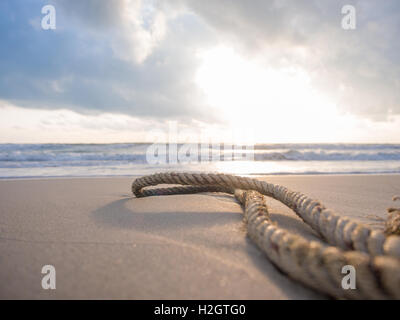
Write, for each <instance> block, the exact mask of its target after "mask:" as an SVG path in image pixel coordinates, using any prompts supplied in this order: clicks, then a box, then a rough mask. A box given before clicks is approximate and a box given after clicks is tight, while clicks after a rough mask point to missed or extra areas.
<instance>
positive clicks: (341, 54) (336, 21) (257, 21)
mask: <svg viewBox="0 0 400 320" xmlns="http://www.w3.org/2000/svg"><path fill="white" fill-rule="evenodd" d="M184 3H185V4H186V5H187V6H188V7H189V8H190V9H191V10H192V11H193V12H194V13H195V14H197V15H199V16H201V17H202V18H203V19H204V21H206V22H207V23H208V24H209V25H211V26H213V28H214V30H215V32H216V33H218V34H221V38H222V39H223V40H224V41H225V42H228V43H229V45H230V46H234V47H236V49H237V50H238V51H240V52H242V54H244V55H248V56H250V57H252V56H253V57H254V56H257V57H259V58H260V57H261V58H260V59H263V60H264V63H265V65H267V66H271V65H272V66H275V67H282V68H284V67H285V66H296V65H297V66H299V67H301V68H303V69H305V70H307V71H308V72H309V73H310V74H311V76H312V82H313V85H314V87H316V88H318V89H320V90H321V91H322V92H324V93H325V94H326V95H328V96H330V97H331V99H332V100H333V101H335V102H336V103H337V105H338V107H339V108H341V109H342V111H343V112H348V113H353V114H357V115H360V116H363V117H368V118H371V119H375V120H382V119H385V118H386V117H387V116H388V115H389V114H391V113H394V114H399V113H400V90H399V89H400V86H399V85H400V83H399V80H398V79H400V42H399V41H398V35H399V32H400V3H399V2H398V1H395V0H392V1H384V2H376V1H348V0H345V1H310V0H300V1H299V0H296V1H293V0H292V1H289V0H284V1H262V0H255V1H251V2H246V1H239V0H235V1H228V0H222V1H195V0H189V1H184ZM346 4H351V5H353V6H355V8H356V12H357V28H356V30H343V29H342V28H341V19H342V17H343V15H342V14H341V8H342V6H343V5H346Z"/></svg>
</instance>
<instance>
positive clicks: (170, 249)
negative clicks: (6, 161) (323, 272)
mask: <svg viewBox="0 0 400 320" xmlns="http://www.w3.org/2000/svg"><path fill="white" fill-rule="evenodd" d="M133 179H134V177H132V178H131V177H108V178H104V177H97V178H95V177H92V178H37V179H9V180H6V179H4V180H0V283H1V286H0V298H1V299H72V298H73V299H326V298H327V297H326V296H324V295H322V294H319V293H317V292H315V291H313V290H310V289H308V288H306V287H304V286H303V285H301V284H299V283H297V282H295V281H293V280H291V279H289V278H288V277H287V276H286V275H285V274H283V273H281V272H280V271H278V270H277V269H276V268H275V267H274V266H273V265H272V264H271V263H270V262H269V261H268V259H267V258H266V256H265V255H264V254H263V253H262V252H261V251H260V250H259V249H258V248H257V247H256V246H255V245H254V244H253V243H252V242H251V241H250V239H249V238H248V237H247V236H246V228H245V225H244V223H243V221H242V209H241V207H240V206H239V205H238V203H237V202H236V201H235V199H234V198H233V197H232V196H231V195H227V194H220V193H215V194H211V193H202V194H195V195H174V196H157V197H148V198H140V199H137V198H135V197H133V196H132V194H131V192H130V185H131V183H132V181H133ZM258 179H261V180H266V181H269V182H272V183H276V184H281V185H284V186H286V187H288V188H290V189H292V190H295V191H301V192H303V193H305V194H306V195H309V196H310V197H312V198H315V199H318V200H320V201H321V202H322V203H323V204H324V205H325V206H327V207H329V208H331V209H333V210H335V211H336V212H337V213H339V214H341V215H346V216H350V217H352V218H354V219H355V220H357V221H360V222H363V223H367V224H372V223H374V222H375V220H373V219H372V217H371V215H374V216H379V217H381V218H385V217H386V208H387V207H390V206H392V205H393V203H392V201H391V199H392V196H393V195H399V194H400V175H396V174H390V175H389V174H388V175H287V176H277V175H275V176H262V177H258ZM267 203H268V205H269V206H270V212H271V217H272V219H273V220H274V221H276V222H277V223H278V225H280V226H282V227H285V228H288V229H289V230H291V231H292V232H293V233H298V234H302V235H304V236H306V237H308V238H310V239H317V237H316V235H315V233H314V232H313V231H312V230H311V229H310V228H309V227H308V226H306V225H305V224H304V223H303V222H302V221H301V220H300V219H299V218H298V217H297V216H295V214H294V213H293V212H291V210H289V209H288V208H286V207H285V206H283V205H282V204H280V203H278V202H276V201H274V200H272V199H268V200H267ZM377 227H380V226H379V225H377ZM44 265H53V266H54V267H55V270H56V289H55V290H51V289H50V290H44V289H43V288H42V286H41V281H42V278H43V276H44V275H43V274H42V273H41V270H42V267H43V266H44Z"/></svg>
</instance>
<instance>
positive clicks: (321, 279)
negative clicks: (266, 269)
mask: <svg viewBox="0 0 400 320" xmlns="http://www.w3.org/2000/svg"><path fill="white" fill-rule="evenodd" d="M158 184H180V185H184V186H180V187H173V188H161V189H150V190H143V188H145V187H147V186H154V185H158ZM205 191H208V192H226V193H231V194H234V195H235V197H236V198H237V199H238V201H239V202H240V203H241V204H242V205H243V206H244V218H245V221H246V222H247V230H248V234H249V237H250V238H251V239H252V240H253V241H254V242H255V243H256V244H257V245H258V246H259V247H260V249H261V250H262V251H264V252H265V253H266V254H267V256H268V257H269V259H270V260H271V261H272V262H273V263H274V264H275V265H276V266H277V267H278V268H280V269H281V270H283V271H285V272H286V273H287V274H288V275H289V276H290V277H292V278H294V279H296V280H298V281H301V282H302V283H304V284H306V285H308V286H310V287H312V288H314V289H316V290H318V291H322V292H324V293H327V294H329V295H331V296H333V297H336V298H356V299H358V298H372V299H393V298H395V299H400V273H399V272H398V271H399V270H400V250H399V249H400V237H398V236H396V235H395V234H398V232H399V230H398V229H396V227H397V228H398V225H396V222H397V223H398V220H396V217H397V216H398V215H400V212H399V211H398V209H391V210H392V211H391V212H392V213H397V216H396V217H395V218H393V219H392V220H390V219H388V221H387V222H386V230H385V232H382V231H380V230H373V229H370V228H369V227H368V226H364V225H361V224H358V223H357V222H355V221H353V220H351V219H349V218H347V217H340V216H339V215H337V214H335V213H334V212H333V211H331V210H329V209H327V208H325V206H323V205H322V204H321V203H320V202H318V201H316V200H312V199H310V198H308V197H307V196H305V195H303V194H301V193H299V192H293V191H291V190H289V189H287V188H285V187H283V186H280V185H275V184H271V183H268V182H264V181H259V180H256V179H251V178H244V177H237V176H233V175H225V174H195V173H158V174H153V175H149V176H144V177H141V178H138V179H136V180H135V181H134V182H133V184H132V192H133V193H134V194H135V195H136V197H143V196H151V195H166V194H180V193H181V194H182V193H185V194H187V193H196V192H205ZM263 195H266V196H270V197H272V198H274V199H276V200H278V201H280V202H282V203H284V204H285V205H286V206H288V207H289V208H291V209H292V210H293V211H294V212H295V213H296V214H297V215H298V216H300V217H301V218H302V219H303V221H305V222H306V223H307V224H309V225H310V226H311V227H312V228H313V229H314V230H316V231H317V232H318V233H319V234H320V235H321V237H322V238H323V239H324V240H325V241H327V242H328V243H330V244H332V245H333V246H328V245H325V244H323V243H320V242H318V241H309V240H307V239H305V238H304V237H302V236H300V235H294V234H291V233H289V232H288V231H286V230H285V229H282V228H279V227H277V226H275V225H274V224H273V223H272V222H271V221H270V219H269V214H268V209H267V206H266V204H265V199H264V197H263ZM396 210H397V211H396ZM391 221H394V224H391ZM388 224H389V225H388ZM344 265H352V266H354V267H355V269H356V270H357V277H356V279H357V290H343V289H342V287H341V281H342V278H343V274H342V273H341V268H342V267H343V266H344Z"/></svg>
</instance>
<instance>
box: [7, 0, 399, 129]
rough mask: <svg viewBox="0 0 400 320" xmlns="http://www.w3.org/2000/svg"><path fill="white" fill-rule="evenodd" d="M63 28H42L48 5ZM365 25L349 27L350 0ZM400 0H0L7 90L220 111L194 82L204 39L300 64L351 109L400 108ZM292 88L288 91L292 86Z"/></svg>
mask: <svg viewBox="0 0 400 320" xmlns="http://www.w3.org/2000/svg"><path fill="white" fill-rule="evenodd" d="M49 2H50V3H51V4H53V5H54V6H55V7H56V10H57V29H56V30H54V31H53V30H51V31H44V30H41V28H40V27H39V26H40V24H39V22H40V19H41V17H42V15H41V8H42V6H43V5H46V4H48V3H49ZM344 4H352V5H354V6H355V7H356V10H357V29H356V30H343V29H342V28H341V18H342V14H341V7H342V6H343V5H344ZM399 9H400V3H399V2H398V1H396V0H388V1H385V2H383V1H382V2H377V1H355V0H352V1H350V0H346V1H344V0H341V1H335V2H334V1H317V0H314V1H312V0H296V1H294V0H279V1H277V0H276V1H264V0H253V1H251V2H248V1H239V0H235V1H232V0H230V1H228V0H219V1H195V0H187V1H180V0H176V1H156V0H154V1H139V0H121V1H110V0H86V1H79V0H52V1H45V0H38V1H26V2H24V4H23V5H22V4H21V2H18V1H12V0H9V1H1V2H0V23H1V28H0V39H1V41H2V49H1V50H0V69H1V70H2V72H1V74H0V99H3V100H7V101H10V102H12V103H14V104H16V105H18V106H22V107H25V108H43V109H69V110H73V111H77V112H80V113H86V114H92V113H104V112H110V113H118V114H127V115H131V116H136V117H144V118H155V119H178V120H179V119H181V120H183V121H188V120H190V119H193V118H195V119H199V120H203V121H208V122H213V121H219V120H220V119H218V118H217V115H216V114H215V112H212V110H211V108H210V106H209V105H208V104H207V101H206V100H205V98H204V95H203V93H202V91H201V89H199V88H198V86H197V85H196V83H195V76H196V72H197V70H198V68H199V66H200V65H201V61H200V60H199V58H198V55H197V54H196V53H197V52H198V50H199V49H204V48H213V47H218V46H220V45H224V46H227V47H232V48H234V49H235V51H237V52H238V53H239V54H240V55H241V56H242V57H244V58H245V59H249V60H257V61H258V63H259V65H260V66H264V67H266V68H270V67H273V68H275V69H276V70H278V71H279V70H283V69H285V68H298V69H301V70H304V71H305V72H307V74H308V75H309V76H310V81H311V84H312V86H313V87H314V88H316V89H317V90H319V91H320V92H321V93H323V94H324V95H325V96H327V97H328V98H329V99H330V100H331V101H332V102H334V103H336V104H337V106H338V108H339V109H340V110H341V111H342V112H343V113H348V114H353V115H356V116H360V117H363V118H368V119H372V120H385V119H388V117H390V116H391V115H396V114H400V80H399V79H400V64H399V62H400V42H399V41H398V34H399V31H400V10H399ZM288 94H290V92H288Z"/></svg>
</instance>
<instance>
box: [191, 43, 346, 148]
mask: <svg viewBox="0 0 400 320" xmlns="http://www.w3.org/2000/svg"><path fill="white" fill-rule="evenodd" d="M199 57H200V59H201V61H202V64H201V66H200V68H199V69H198V72H197V74H196V83H197V85H198V86H199V88H200V89H201V90H202V92H203V93H204V95H205V98H206V102H207V103H208V104H209V105H210V106H211V107H213V108H214V109H215V112H216V113H217V114H218V115H220V116H221V117H222V118H224V119H225V120H226V121H227V122H228V123H229V124H230V125H231V126H235V127H244V128H246V127H247V128H253V127H254V126H260V125H262V126H263V127H264V128H263V134H264V136H263V137H262V139H268V140H269V139H273V138H274V131H277V130H280V131H282V128H284V130H285V132H286V133H285V135H286V137H287V138H288V139H289V140H295V138H298V137H299V135H300V136H302V137H301V138H303V140H304V138H306V140H308V139H311V138H312V136H321V133H318V134H314V131H315V130H316V129H317V130H326V129H327V127H326V124H325V123H326V119H328V118H329V121H330V124H332V121H334V120H335V119H337V120H338V121H341V120H340V119H339V118H340V116H339V115H338V113H337V111H336V106H335V105H333V104H332V103H329V101H327V99H326V98H325V97H323V96H322V95H321V94H319V93H318V92H316V91H315V90H314V89H313V88H312V86H311V81H310V77H309V75H308V73H307V72H306V71H305V70H303V69H300V68H299V67H296V66H293V67H290V68H285V69H274V68H273V67H265V66H263V65H260V64H257V63H256V62H254V61H250V60H246V59H244V58H243V57H241V56H239V55H238V54H237V53H235V51H233V50H232V49H230V48H227V47H217V48H214V49H211V50H208V51H205V52H202V53H201V54H199ZM265 124H267V126H265ZM328 126H329V124H328ZM279 137H282V135H280V136H279ZM291 137H293V139H291ZM260 138H261V137H260ZM278 140H279V139H278Z"/></svg>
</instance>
